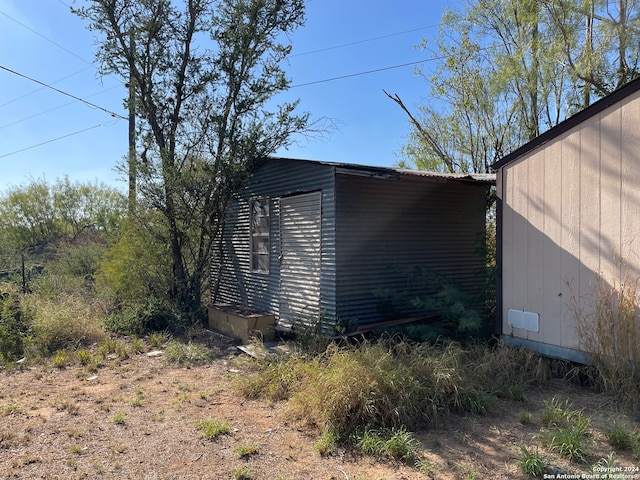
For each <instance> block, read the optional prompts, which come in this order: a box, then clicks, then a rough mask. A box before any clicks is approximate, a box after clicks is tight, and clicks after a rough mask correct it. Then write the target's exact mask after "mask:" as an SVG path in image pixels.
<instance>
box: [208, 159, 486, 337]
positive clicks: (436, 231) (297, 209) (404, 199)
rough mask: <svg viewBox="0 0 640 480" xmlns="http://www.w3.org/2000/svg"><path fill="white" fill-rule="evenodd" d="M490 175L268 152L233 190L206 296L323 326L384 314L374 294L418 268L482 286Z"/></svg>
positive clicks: (283, 320)
mask: <svg viewBox="0 0 640 480" xmlns="http://www.w3.org/2000/svg"><path fill="white" fill-rule="evenodd" d="M493 183H494V178H493V176H491V175H485V176H482V175H480V176H472V175H446V174H428V173H425V172H413V171H405V170H400V169H393V168H382V167H369V166H363V165H353V164H341V163H330V162H316V161H308V160H294V159H284V158H272V159H269V160H268V161H267V162H266V163H265V164H264V165H263V166H262V167H260V168H259V169H258V170H257V171H256V172H255V173H254V175H252V177H251V178H250V179H249V181H248V182H246V184H245V185H244V186H243V188H241V189H240V191H238V192H237V194H236V196H235V198H234V201H233V203H232V205H231V206H230V208H229V212H228V215H227V220H226V225H225V229H224V233H223V248H222V252H221V254H220V256H219V257H217V258H216V259H214V262H213V265H212V284H213V286H214V288H213V295H212V303H213V304H217V303H229V304H236V305H241V306H243V307H249V308H252V309H255V310H258V311H262V312H269V313H273V314H275V316H276V319H277V325H278V327H279V328H281V329H283V330H288V329H290V328H291V327H292V326H293V325H294V323H295V322H299V321H302V322H305V323H312V322H317V321H320V322H321V324H322V327H323V329H324V330H325V331H327V332H331V331H335V327H336V325H337V323H339V322H342V324H348V325H349V328H356V327H357V326H361V325H366V324H373V323H376V322H380V321H383V320H386V318H385V316H384V312H382V311H381V308H380V305H379V301H378V299H377V297H376V291H380V290H383V289H396V290H402V291H407V290H411V288H413V286H412V285H410V284H408V282H407V273H408V272H409V271H411V270H412V269H415V268H424V269H430V270H433V271H437V272H440V273H442V274H446V275H448V276H450V277H451V278H453V279H455V280H456V281H457V282H458V283H459V284H460V285H461V286H462V287H463V288H465V289H467V290H469V291H477V290H478V289H481V288H482V287H483V279H482V277H481V276H479V275H478V272H479V271H481V270H482V268H483V266H484V262H485V257H484V254H483V252H482V249H481V248H479V247H480V244H481V242H482V240H483V236H484V232H485V205H486V199H487V190H488V188H489V186H490V185H491V184H493Z"/></svg>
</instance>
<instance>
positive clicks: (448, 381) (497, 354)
mask: <svg viewBox="0 0 640 480" xmlns="http://www.w3.org/2000/svg"><path fill="white" fill-rule="evenodd" d="M252 366H253V368H254V372H253V373H251V374H249V375H243V376H242V377H240V378H238V379H237V386H238V389H239V391H240V392H242V393H243V394H244V395H246V396H248V397H257V396H264V397H266V398H267V399H268V400H269V401H280V400H285V399H287V400H288V407H287V408H288V415H289V417H290V418H291V419H295V420H297V421H300V422H301V423H303V424H305V425H307V426H309V427H312V428H315V429H316V430H317V431H318V433H319V435H320V441H319V443H318V450H319V451H321V452H328V451H331V450H332V443H333V442H335V443H338V444H355V445H357V446H358V447H359V448H360V449H362V450H363V451H364V452H365V453H377V454H380V453H381V452H383V453H384V454H385V455H388V456H391V457H394V458H405V457H406V456H407V455H409V456H410V455H412V453H411V452H412V448H411V447H410V445H412V444H413V443H412V441H411V435H410V433H409V430H408V429H410V430H411V431H415V430H417V429H421V428H426V427H430V426H434V425H438V424H440V423H441V422H442V421H443V420H444V419H445V418H446V417H447V415H448V414H450V413H452V412H467V413H471V414H483V413H485V412H487V411H488V410H489V409H490V408H491V399H495V398H496V397H498V396H501V395H503V392H508V391H510V390H511V389H513V387H514V386H520V387H521V388H522V389H524V388H526V387H527V386H529V385H532V384H537V383H540V382H542V381H544V380H545V379H547V378H549V375H550V372H551V371H552V368H551V362H549V361H547V360H544V359H542V358H541V357H538V356H535V355H533V354H531V353H530V352H528V351H526V350H520V349H512V348H508V347H506V346H503V345H496V346H495V347H493V348H492V347H489V346H487V345H480V344H478V345H473V346H471V347H462V346H461V345H460V344H458V343H455V342H451V341H447V342H442V343H440V344H437V345H433V344H427V343H413V342H410V341H406V340H401V339H399V338H394V337H386V338H383V339H380V340H378V341H362V342H360V343H358V344H357V345H347V344H343V345H338V344H335V343H334V344H331V345H330V346H329V347H328V348H327V349H326V350H325V351H324V352H323V353H322V354H319V355H305V354H301V353H299V354H294V355H290V356H287V357H284V358H277V359H269V358H267V359H265V360H260V361H255V362H253V363H252ZM389 442H390V443H389ZM396 444H397V445H398V446H397V450H396V447H395V446H394V445H396ZM402 444H404V445H405V446H404V447H403V446H402Z"/></svg>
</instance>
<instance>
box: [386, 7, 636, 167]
mask: <svg viewBox="0 0 640 480" xmlns="http://www.w3.org/2000/svg"><path fill="white" fill-rule="evenodd" d="M638 7H639V5H638V2H636V1H635V0H618V1H617V2H615V4H611V2H607V1H604V0H522V1H518V2H512V1H505V0H468V1H467V2H465V3H464V4H463V7H462V8H461V10H459V11H448V12H447V13H446V14H445V15H444V17H443V22H442V27H441V35H440V38H439V40H438V41H437V42H436V51H435V52H434V56H435V57H436V58H437V59H440V60H441V61H442V62H441V64H440V67H439V68H438V69H437V70H436V72H435V74H433V76H431V77H429V78H427V77H426V76H425V78H427V79H428V80H429V82H430V85H431V98H430V101H429V104H428V105H424V106H421V107H419V108H418V111H417V113H413V112H411V111H410V109H409V108H408V107H407V106H406V105H405V104H404V103H403V101H402V99H401V97H400V96H399V95H397V94H394V95H391V94H387V95H388V96H389V97H390V98H391V99H392V100H394V101H395V102H396V103H397V104H398V105H399V106H400V107H401V108H403V109H404V111H405V112H406V113H407V114H408V116H409V120H410V124H411V126H412V133H411V136H410V139H409V142H408V144H407V145H406V146H405V148H404V149H403V155H404V157H405V160H404V162H403V164H404V165H405V166H413V167H416V168H419V169H430V170H440V171H448V172H457V171H462V172H488V171H489V170H490V166H491V164H493V163H494V162H496V161H497V160H499V159H500V158H502V157H503V156H504V155H506V154H507V153H509V152H510V151H512V150H514V149H516V148H518V147H519V146H520V145H522V144H523V143H525V142H527V141H529V140H532V139H533V138H535V137H536V136H538V135H540V133H542V132H544V131H545V130H547V129H549V128H551V127H553V126H554V125H556V124H558V123H559V122H560V121H562V120H563V119H564V118H566V117H567V116H569V115H571V114H573V113H575V111H577V110H580V109H582V108H584V107H586V106H587V105H588V104H589V103H590V102H592V101H593V100H595V99H597V98H599V97H601V96H603V95H605V94H607V93H610V92H611V91H613V90H614V89H615V88H618V87H619V86H621V85H622V84H624V83H625V82H627V81H629V80H630V79H632V78H634V77H635V76H637V69H636V66H637V63H638V57H639V51H638V48H639V46H640V42H638V32H639V29H638V21H639V20H638V17H639V14H640V12H639V8H638ZM428 47H429V48H430V45H428V43H427V42H426V40H425V41H423V44H422V48H423V49H427V48H428ZM420 73H422V74H424V72H423V71H420Z"/></svg>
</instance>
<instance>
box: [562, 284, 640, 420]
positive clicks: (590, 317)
mask: <svg viewBox="0 0 640 480" xmlns="http://www.w3.org/2000/svg"><path fill="white" fill-rule="evenodd" d="M591 298H592V301H591V302H587V301H586V300H578V299H576V298H575V297H574V298H573V305H572V309H573V314H574V318H575V320H576V330H577V333H578V336H579V338H580V343H581V346H582V348H583V349H584V350H585V351H586V352H589V355H590V358H591V361H592V362H593V365H594V366H595V369H596V372H597V376H596V378H595V381H596V383H597V385H598V386H599V387H600V388H601V389H602V390H604V391H605V392H607V393H608V394H610V395H612V396H614V397H615V398H616V399H617V400H618V401H619V402H620V403H621V404H622V405H625V406H627V407H630V408H633V409H635V410H639V409H640V395H639V393H640V317H639V316H638V305H639V304H640V295H639V292H638V280H637V279H633V278H629V277H628V276H625V278H624V280H623V281H622V282H621V283H619V284H618V283H615V282H614V283H611V284H610V283H608V282H607V281H606V280H605V279H604V278H603V277H602V276H599V277H598V278H597V283H596V286H595V287H594V290H593V292H592V295H591Z"/></svg>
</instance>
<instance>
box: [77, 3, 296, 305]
mask: <svg viewBox="0 0 640 480" xmlns="http://www.w3.org/2000/svg"><path fill="white" fill-rule="evenodd" d="M76 13H78V14H79V15H80V16H81V17H83V18H84V19H86V20H88V22H89V26H90V28H91V29H93V30H95V31H97V32H99V33H100V34H101V39H100V41H99V49H98V52H97V57H98V59H99V60H100V61H101V62H102V66H103V71H104V72H105V73H116V74H118V75H120V76H121V77H122V78H123V79H126V80H127V81H129V78H131V79H132V82H133V83H134V85H133V90H134V91H135V109H136V115H137V118H138V119H139V120H141V121H140V122H138V125H139V130H140V132H139V135H138V138H139V145H138V148H139V149H140V150H141V153H140V156H139V173H138V178H137V185H138V194H139V201H138V208H139V209H140V210H141V211H144V210H154V211H157V212H159V213H160V214H161V217H160V221H155V222H153V223H150V222H145V221H142V220H141V221H140V222H139V223H138V227H139V228H144V229H148V230H149V235H150V236H151V237H154V239H155V241H158V242H160V243H164V244H165V245H167V247H168V250H169V258H170V264H171V276H170V281H171V285H170V289H169V299H170V300H171V301H172V302H173V303H174V304H176V305H177V306H179V308H180V309H182V310H183V311H184V312H187V313H192V314H197V313H198V312H200V311H201V307H202V305H201V303H202V302H201V300H202V295H203V291H204V290H203V288H204V286H205V284H206V279H207V275H208V270H209V268H208V266H209V262H210V260H211V255H212V253H213V251H214V250H215V249H214V244H215V239H216V237H218V233H219V232H220V229H221V226H222V222H223V220H224V213H225V210H226V206H227V203H228V202H229V200H230V198H231V195H232V194H233V192H234V191H235V189H236V188H237V187H238V186H239V185H240V183H241V182H242V181H243V180H244V179H245V178H246V177H247V176H248V175H249V174H250V173H251V172H252V170H253V169H254V168H255V167H256V166H257V165H258V164H259V163H260V161H261V159H263V158H264V157H265V156H267V155H269V154H271V153H273V152H275V151H276V150H277V149H278V148H279V147H281V146H285V145H287V144H288V142H289V138H290V136H291V134H292V133H295V132H300V131H303V130H304V129H305V128H306V127H307V122H308V115H307V114H302V115H296V114H294V109H295V107H296V104H297V102H294V103H285V104H283V105H280V106H273V102H272V98H273V97H274V96H275V95H276V94H277V93H279V92H281V91H283V90H285V89H286V88H287V87H288V85H289V81H288V80H287V78H286V76H285V73H284V71H283V70H282V69H281V66H280V65H281V62H282V60H283V59H285V58H286V56H287V55H288V54H289V52H290V49H291V47H290V46H289V45H285V44H283V43H281V42H282V41H283V40H284V39H286V38H287V34H288V33H289V32H291V31H292V30H293V29H295V28H297V27H299V26H301V25H302V24H303V22H304V2H303V0H185V1H184V2H172V1H170V0H92V1H90V2H89V6H87V7H86V8H82V9H79V10H76ZM270 108H271V109H270ZM142 217H143V218H149V216H148V215H142ZM153 218H154V219H155V217H153Z"/></svg>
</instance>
